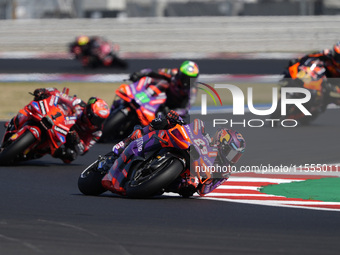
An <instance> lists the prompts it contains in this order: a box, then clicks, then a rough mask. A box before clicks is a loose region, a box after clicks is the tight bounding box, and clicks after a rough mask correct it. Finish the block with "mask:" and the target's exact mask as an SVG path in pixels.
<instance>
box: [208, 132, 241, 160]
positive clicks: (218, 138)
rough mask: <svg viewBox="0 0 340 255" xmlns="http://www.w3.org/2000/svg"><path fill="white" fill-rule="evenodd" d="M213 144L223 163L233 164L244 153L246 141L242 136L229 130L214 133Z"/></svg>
mask: <svg viewBox="0 0 340 255" xmlns="http://www.w3.org/2000/svg"><path fill="white" fill-rule="evenodd" d="M213 144H215V145H217V148H218V152H219V155H220V157H221V158H222V160H223V161H225V160H227V162H229V163H232V164H235V163H237V161H238V160H239V159H240V157H241V156H242V154H243V153H244V149H245V147H246V141H245V140H244V138H243V136H242V135H241V134H240V133H239V132H236V131H234V130H231V129H227V128H224V129H220V130H218V131H217V132H216V133H215V136H214V138H213Z"/></svg>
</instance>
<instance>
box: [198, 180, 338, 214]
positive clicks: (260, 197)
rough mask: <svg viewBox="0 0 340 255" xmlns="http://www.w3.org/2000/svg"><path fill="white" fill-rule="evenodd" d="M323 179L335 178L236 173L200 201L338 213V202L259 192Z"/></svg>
mask: <svg viewBox="0 0 340 255" xmlns="http://www.w3.org/2000/svg"><path fill="white" fill-rule="evenodd" d="M324 177H337V176H331V175H324V176H321V175H296V174H294V175H290V174H255V173H237V174H234V175H231V177H230V178H229V179H228V181H227V182H225V183H224V184H222V185H221V186H219V187H218V188H217V189H215V190H214V191H213V192H212V193H209V194H207V195H206V196H204V197H201V199H213V200H219V201H227V202H238V203H248V204H257V205H267V206H282V207H295V208H308V209H318V210H335V211H340V202H324V201H319V200H307V199H301V198H287V197H284V196H275V195H268V194H265V193H262V192H260V191H259V189H260V188H261V187H263V186H267V185H271V184H280V183H290V182H297V181H305V180H308V179H321V178H324Z"/></svg>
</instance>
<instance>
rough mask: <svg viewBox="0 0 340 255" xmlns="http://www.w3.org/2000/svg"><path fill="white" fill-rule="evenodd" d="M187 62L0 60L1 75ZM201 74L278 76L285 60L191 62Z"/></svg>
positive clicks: (98, 70) (110, 69)
mask: <svg viewBox="0 0 340 255" xmlns="http://www.w3.org/2000/svg"><path fill="white" fill-rule="evenodd" d="M185 60H186V59H155V60H151V59H128V60H127V62H128V65H129V67H128V68H127V69H125V70H124V69H121V68H113V67H106V68H96V69H92V68H83V67H82V66H81V64H80V62H78V61H75V60H69V59H0V67H1V69H0V70H1V71H0V72H1V73H77V74H80V73H87V74H90V73H93V74H94V73H122V72H124V73H130V72H134V71H139V70H141V69H144V68H152V69H154V70H157V68H161V67H171V68H175V67H178V66H179V65H180V64H181V63H182V62H183V61H185ZM192 60H193V61H196V62H197V63H198V64H199V67H200V72H201V73H204V74H221V73H231V74H280V73H281V72H282V70H283V68H284V67H285V66H287V63H288V60H285V59H262V60H255V59H243V60H236V59H214V60H212V59H192Z"/></svg>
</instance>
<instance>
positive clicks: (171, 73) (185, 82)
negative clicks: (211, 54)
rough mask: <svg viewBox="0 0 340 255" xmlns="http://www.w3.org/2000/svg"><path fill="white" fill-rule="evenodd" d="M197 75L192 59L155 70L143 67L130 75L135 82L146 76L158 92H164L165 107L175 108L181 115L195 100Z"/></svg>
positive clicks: (197, 71) (184, 113) (197, 70)
mask: <svg viewBox="0 0 340 255" xmlns="http://www.w3.org/2000/svg"><path fill="white" fill-rule="evenodd" d="M198 75H199V69H198V65H197V64H196V63H195V62H193V61H184V62H183V63H182V64H181V66H180V67H179V68H173V69H170V68H162V69H159V70H157V72H155V71H153V70H151V69H143V70H141V71H139V72H134V73H132V74H131V75H130V80H131V81H133V82H135V81H138V80H139V79H141V78H142V77H145V76H148V77H151V78H152V79H153V80H152V81H151V82H150V83H154V84H155V87H156V88H157V89H159V91H160V92H165V93H166V95H167V100H166V102H165V107H167V108H169V109H172V110H175V111H176V112H178V113H179V115H181V116H182V117H183V116H185V115H186V114H188V111H189V109H190V105H191V104H192V103H193V102H194V101H195V99H196V94H197V86H196V80H197V77H198Z"/></svg>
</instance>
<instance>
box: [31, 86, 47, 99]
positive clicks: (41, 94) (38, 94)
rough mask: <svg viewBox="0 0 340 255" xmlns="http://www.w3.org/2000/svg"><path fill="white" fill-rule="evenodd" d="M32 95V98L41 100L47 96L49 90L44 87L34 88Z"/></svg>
mask: <svg viewBox="0 0 340 255" xmlns="http://www.w3.org/2000/svg"><path fill="white" fill-rule="evenodd" d="M33 95H34V100H35V101H39V100H43V99H45V98H48V97H49V92H48V91H47V90H46V89H44V88H42V89H36V90H34V92H33Z"/></svg>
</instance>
